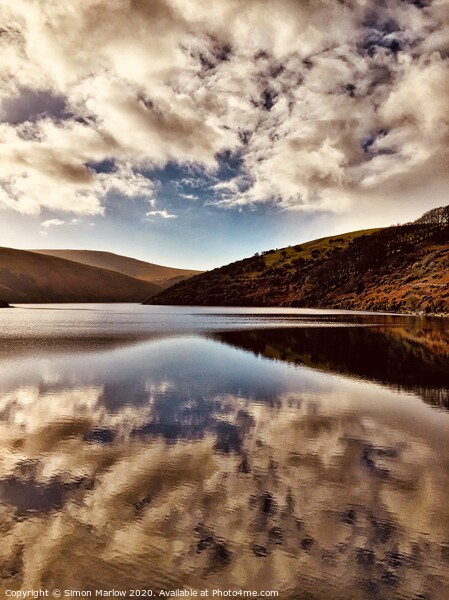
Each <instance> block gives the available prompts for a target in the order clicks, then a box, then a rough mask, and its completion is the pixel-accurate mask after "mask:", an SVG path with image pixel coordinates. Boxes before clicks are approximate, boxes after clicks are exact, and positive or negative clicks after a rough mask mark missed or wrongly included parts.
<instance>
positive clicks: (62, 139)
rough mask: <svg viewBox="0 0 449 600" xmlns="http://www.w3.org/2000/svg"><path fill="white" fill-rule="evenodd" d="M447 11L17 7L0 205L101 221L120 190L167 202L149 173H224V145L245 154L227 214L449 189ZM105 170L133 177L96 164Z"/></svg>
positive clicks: (1, 113)
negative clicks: (171, 168) (178, 167)
mask: <svg viewBox="0 0 449 600" xmlns="http://www.w3.org/2000/svg"><path fill="white" fill-rule="evenodd" d="M448 13H449V9H448V5H447V3H444V2H433V3H432V4H430V5H429V6H427V7H426V8H425V9H423V10H421V9H419V8H418V7H417V6H415V5H414V4H413V3H409V2H403V1H400V0H386V2H385V3H384V4H383V5H382V8H381V9H380V8H379V7H378V3H376V2H375V1H374V0H369V1H367V2H363V3H362V2H358V1H356V0H347V1H346V2H344V3H342V2H338V3H337V2H336V3H329V2H294V1H293V0H276V1H274V2H272V3H271V4H270V11H267V10H266V3H265V2H264V1H263V0H239V1H237V0H229V1H228V2H226V3H224V2H220V1H218V0H212V2H210V3H207V4H206V3H203V2H199V1H198V0H182V2H181V0H154V2H151V3H145V2H135V3H132V4H131V5H130V4H129V3H122V2H110V1H109V0H94V1H93V2H89V3H85V2H81V0H71V1H70V2H67V3H59V2H56V3H46V2H41V3H35V2H30V1H28V0H14V2H13V1H12V0H6V2H4V3H3V5H2V7H1V8H0V17H1V18H2V22H3V23H4V24H5V25H4V28H3V29H4V31H3V33H2V36H1V38H0V81H1V82H2V86H1V87H0V89H1V90H2V91H1V92H0V117H1V118H2V119H3V121H4V123H3V124H2V125H1V126H0V141H1V149H0V183H1V186H2V189H1V192H0V206H3V207H8V208H12V209H14V210H17V211H20V212H22V213H30V214H37V213H39V211H40V210H41V209H42V208H46V209H49V210H52V211H65V212H67V211H69V212H73V213H77V214H80V215H83V214H84V215H101V214H102V213H103V212H104V198H105V196H106V195H107V193H108V192H110V191H113V192H115V193H117V194H120V195H122V196H124V197H125V198H129V197H136V196H139V197H142V196H143V197H146V198H147V199H148V200H150V201H154V193H155V188H154V184H153V183H152V182H150V181H148V179H147V178H146V177H144V175H142V174H141V173H142V172H143V171H144V170H145V169H147V168H151V167H163V166H164V165H166V164H167V163H170V162H171V163H179V164H183V165H184V166H185V167H186V168H187V167H192V166H195V167H198V168H201V169H204V171H205V173H206V174H207V175H209V176H210V175H212V174H213V173H214V171H215V170H216V168H217V166H218V160H217V157H218V156H220V154H221V153H223V152H224V151H228V152H230V153H234V154H235V155H238V156H239V157H240V160H241V170H240V173H238V176H237V178H236V177H234V176H233V175H232V176H231V177H230V180H229V182H226V183H220V182H217V181H216V180H215V183H216V185H215V189H213V190H212V191H213V197H212V198H211V200H210V201H211V202H216V203H218V204H222V205H224V206H231V207H232V206H242V205H244V204H254V203H263V202H270V203H272V202H274V203H276V204H278V206H280V207H281V208H287V209H300V210H307V211H313V210H334V211H343V212H344V211H346V210H348V209H349V208H351V209H352V208H353V207H354V205H355V204H357V203H360V202H362V203H363V202H365V201H366V202H368V203H371V202H378V203H381V204H382V205H383V206H385V207H388V206H389V205H390V204H391V205H393V206H396V205H397V204H398V203H402V202H403V198H404V197H407V198H408V201H409V200H413V198H415V200H416V198H417V194H418V193H419V194H421V195H422V188H423V186H424V188H425V186H426V185H427V184H428V185H433V184H434V182H435V181H440V183H441V186H442V189H444V186H445V185H447V183H448V181H447V177H448V172H449V169H448V163H449V159H448V152H447V147H448V139H449V130H448V128H449V125H448V120H449V117H448V104H447V97H448V84H447V82H448V81H449V77H448V58H447V56H448V53H447V35H445V34H446V33H447V22H448V17H449V14H448ZM33 99H34V101H35V102H36V106H35V112H36V114H34V115H33V114H30V115H29V117H30V118H29V120H28V121H25V122H24V123H20V122H17V119H18V115H19V114H21V115H22V117H23V118H25V117H24V115H25V114H26V111H27V110H28V108H27V107H29V106H30V102H31V105H32V101H33ZM19 108H20V110H19ZM30 110H31V109H30ZM24 111H25V112H24ZM61 111H62V112H61ZM64 111H65V112H64ZM62 114H64V115H65V116H63V119H65V120H62V119H61V115H62ZM39 115H41V116H39ZM379 132H382V134H380V133H379ZM370 138H372V141H369V140H370ZM367 140H368V141H367ZM102 161H112V162H113V163H114V164H115V165H116V169H115V170H113V171H112V172H108V173H104V172H103V173H102V172H96V170H95V169H93V168H92V165H94V164H97V163H101V162H102ZM415 200H413V201H415ZM394 210H396V209H394Z"/></svg>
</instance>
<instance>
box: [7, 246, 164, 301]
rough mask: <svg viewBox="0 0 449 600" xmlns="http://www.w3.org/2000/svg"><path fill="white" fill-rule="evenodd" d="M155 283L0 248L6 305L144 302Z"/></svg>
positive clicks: (61, 260) (155, 290) (152, 290)
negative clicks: (27, 303) (8, 303)
mask: <svg viewBox="0 0 449 600" xmlns="http://www.w3.org/2000/svg"><path fill="white" fill-rule="evenodd" d="M160 290H161V287H159V286H157V285H155V284H154V283H149V282H147V281H141V280H139V279H134V278H132V277H128V276H127V275H123V274H122V273H117V272H114V271H110V270H106V269H100V268H98V267H92V266H88V265H84V264H80V263H77V262H73V261H71V260H65V259H63V258H57V257H54V256H46V255H42V254H37V253H35V252H29V251H25V250H16V249H13V248H0V298H1V300H2V301H6V302H10V303H11V302H14V303H20V302H24V303H26V302H36V303H37V302H142V301H143V300H144V299H145V298H147V297H148V296H149V295H151V294H154V293H155V292H157V291H160Z"/></svg>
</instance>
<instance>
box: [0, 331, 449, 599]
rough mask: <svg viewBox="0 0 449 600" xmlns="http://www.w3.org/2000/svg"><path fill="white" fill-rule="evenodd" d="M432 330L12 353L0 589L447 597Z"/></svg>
mask: <svg viewBox="0 0 449 600" xmlns="http://www.w3.org/2000/svg"><path fill="white" fill-rule="evenodd" d="M410 331H411V333H410ZM325 334H326V336H325ZM341 336H343V337H341ZM411 336H412V337H411ZM432 336H434V341H433V342H432V343H430V342H428V343H424V342H422V341H418V340H420V339H421V337H422V336H421V334H420V332H419V331H418V330H416V331H415V330H413V327H412V328H410V327H409V328H408V329H407V332H406V333H403V332H402V331H401V330H400V328H397V329H394V330H391V331H390V330H386V329H384V330H381V329H375V330H374V329H373V330H369V331H368V330H365V329H356V330H346V329H345V330H343V329H339V330H338V331H334V330H331V329H327V330H317V329H314V330H313V331H312V330H301V331H299V330H295V331H294V332H293V331H282V332H281V331H273V332H266V331H257V332H252V331H248V332H245V333H242V332H240V333H238V334H237V333H231V332H225V333H222V334H220V335H218V334H217V338H218V339H217V338H215V339H212V338H205V337H199V336H180V337H179V336H178V337H168V338H167V337H165V338H160V339H151V340H148V341H146V342H143V343H140V344H135V345H119V346H116V347H114V348H113V349H108V350H99V349H96V350H95V351H92V349H90V350H89V349H86V350H85V351H84V352H76V353H73V352H60V353H56V354H52V355H51V357H49V356H46V355H45V354H40V355H39V356H34V355H28V356H26V355H23V356H21V357H19V358H18V357H12V358H9V359H4V360H3V362H2V363H1V365H0V415H1V423H0V439H1V443H2V447H3V453H2V459H1V461H0V497H1V499H2V503H1V504H0V512H1V521H0V523H1V531H2V536H3V543H2V544H1V546H0V574H1V583H0V590H1V591H2V592H3V591H4V590H5V589H11V588H12V589H37V588H39V587H41V586H42V587H49V588H50V589H51V588H53V587H58V588H63V589H64V588H71V587H73V588H74V589H95V588H104V589H110V588H115V589H127V588H135V587H145V588H148V587H150V588H152V589H153V590H155V591H157V590H159V589H161V588H163V589H176V588H177V587H178V586H184V585H185V586H192V587H194V588H197V589H206V588H208V589H212V588H221V589H225V588H228V587H231V588H237V589H239V588H242V589H277V590H279V591H280V597H281V598H283V599H284V598H286V599H290V598H291V599H298V598H300V599H306V598H307V599H309V600H310V599H317V600H320V599H322V598H338V599H340V598H345V599H348V600H351V599H354V600H362V599H366V598H373V599H378V598H384V599H390V598H391V599H393V598H394V599H396V598H412V599H415V600H418V599H419V598H429V599H432V600H446V599H447V592H448V589H449V576H448V575H447V572H448V565H449V506H448V504H447V501H446V499H447V496H448V493H449V468H448V467H449V452H448V450H447V439H448V434H449V414H447V413H446V412H444V411H440V410H435V408H433V407H432V406H430V405H427V404H425V403H423V402H422V400H421V397H420V394H421V393H422V389H424V388H425V387H426V386H427V385H430V386H431V387H433V388H434V387H435V383H437V384H438V388H439V389H441V390H444V389H445V390H446V393H447V379H446V377H447V370H445V367H444V365H447V362H445V361H447V351H446V350H445V346H444V331H443V332H435V331H434V330H432ZM424 337H425V336H424ZM426 339H428V338H426ZM223 342H226V343H223ZM432 348H435V349H437V351H436V352H434V355H433V356H434V358H431V353H430V352H431V349H432ZM446 348H447V346H446ZM248 350H251V352H248ZM369 352H373V353H374V354H373V356H374V359H373V361H372V362H373V364H370V365H367V364H366V359H367V357H368V356H370V354H368V353H369ZM380 352H382V356H384V357H388V361H387V360H386V361H382V360H380V359H378V358H377V359H376V358H375V357H376V356H379V354H376V353H380ZM364 353H365V354H364ZM266 357H271V358H277V359H279V360H278V361H273V360H267V358H266ZM399 361H402V362H400V365H401V368H400V369H399V368H396V369H394V368H393V367H392V365H393V364H396V365H397V364H398V363H399ZM293 363H295V364H293ZM383 365H385V368H384V367H383ZM311 367H318V368H319V369H321V370H317V369H315V368H311ZM408 368H413V371H414V373H413V374H406V370H407V369H408ZM323 371H326V372H323ZM336 372H338V373H340V374H336ZM342 374H344V375H342ZM346 375H351V377H347V376H346ZM352 375H356V376H357V377H358V378H360V377H364V378H368V379H370V380H376V381H377V382H383V383H384V384H388V385H381V384H380V383H375V382H373V381H363V380H360V379H357V378H354V377H352ZM417 388H419V389H417ZM398 390H402V391H398ZM417 392H418V393H417Z"/></svg>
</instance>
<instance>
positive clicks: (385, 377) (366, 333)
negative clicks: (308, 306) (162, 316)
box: [216, 319, 449, 407]
mask: <svg viewBox="0 0 449 600" xmlns="http://www.w3.org/2000/svg"><path fill="white" fill-rule="evenodd" d="M396 323H397V324H396V325H394V326H391V327H376V328H369V327H367V328H359V327H355V328H350V327H348V328H303V329H299V328H298V329H275V330H254V331H239V332H235V331H232V332H223V333H220V334H218V335H217V336H216V337H217V338H218V339H220V340H221V341H222V342H225V343H227V344H231V345H233V346H237V347H239V348H243V349H245V350H250V351H252V352H254V353H255V354H257V355H261V356H264V357H265V358H271V359H273V360H281V361H285V362H289V363H295V364H302V365H305V366H309V367H312V368H317V369H322V370H324V371H331V372H337V373H342V374H344V375H351V376H355V377H358V378H363V379H370V380H374V381H378V382H380V383H383V384H386V385H389V386H390V387H398V388H400V389H404V390H409V391H414V392H418V393H420V394H421V395H422V397H423V398H424V400H426V401H427V402H430V403H432V404H435V405H439V406H444V407H449V332H448V329H447V327H445V325H446V324H445V322H444V321H437V320H422V319H416V320H411V319H408V320H407V321H405V320H404V321H402V320H401V321H396Z"/></svg>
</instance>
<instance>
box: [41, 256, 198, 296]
mask: <svg viewBox="0 0 449 600" xmlns="http://www.w3.org/2000/svg"><path fill="white" fill-rule="evenodd" d="M33 252H36V253H38V254H46V255H49V256H57V257H59V258H65V259H67V260H74V261H76V262H78V263H82V264H85V265H90V266H92V267H100V268H102V269H109V270H111V271H117V272H118V273H122V274H123V275H128V276H129V277H134V278H135V279H141V280H142V281H149V282H151V283H155V284H156V285H159V286H160V287H161V288H166V287H168V286H170V285H173V284H174V283H178V282H179V281H183V280H184V279H187V278H189V277H192V276H193V275H198V274H199V273H201V272H202V271H193V270H191V269H174V268H172V267H164V266H162V265H154V264H152V263H148V262H145V261H142V260H136V259H135V258H129V257H128V256H121V255H119V254H114V253H113V252H99V251H96V250H33Z"/></svg>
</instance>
